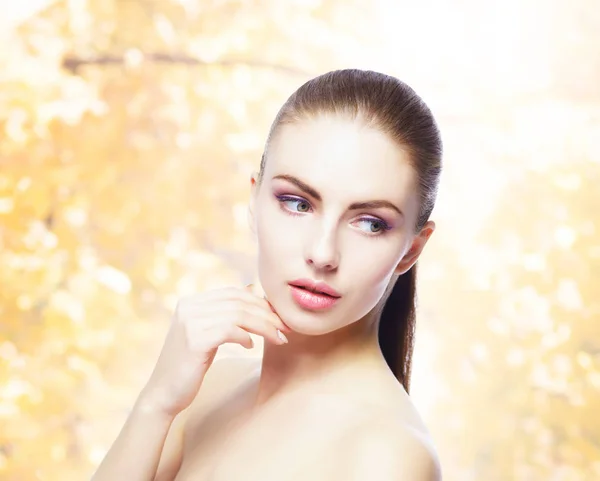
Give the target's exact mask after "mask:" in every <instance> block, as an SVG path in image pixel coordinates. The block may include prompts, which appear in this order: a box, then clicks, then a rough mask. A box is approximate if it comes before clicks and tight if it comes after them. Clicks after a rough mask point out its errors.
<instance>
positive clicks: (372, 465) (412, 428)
mask: <svg viewBox="0 0 600 481" xmlns="http://www.w3.org/2000/svg"><path fill="white" fill-rule="evenodd" d="M346 439H347V440H348V441H349V444H348V445H347V446H345V448H346V449H344V451H345V453H344V454H345V455H344V459H345V460H346V462H347V460H352V461H351V465H347V468H348V470H349V472H351V473H352V475H353V476H354V477H353V478H352V479H359V480H361V479H411V480H414V481H440V480H441V468H440V461H439V456H438V453H437V449H436V447H435V445H434V443H433V440H432V438H431V436H430V434H429V432H428V430H427V429H426V428H425V426H424V425H423V424H422V423H420V422H414V420H412V419H407V418H406V416H405V415H404V413H401V414H398V413H397V412H396V413H394V412H393V411H390V412H380V413H378V414H373V415H372V416H369V417H368V418H363V421H362V422H361V423H359V424H358V425H356V426H355V427H354V429H353V432H352V434H351V435H348V436H347V437H346ZM375 474H377V475H375ZM378 476H381V478H379V477H378Z"/></svg>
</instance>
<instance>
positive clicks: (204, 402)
mask: <svg viewBox="0 0 600 481" xmlns="http://www.w3.org/2000/svg"><path fill="white" fill-rule="evenodd" d="M441 155H442V145H441V139H440V134H439V131H438V128H437V126H436V122H435V120H434V118H433V116H432V114H431V112H430V110H429V109H428V108H427V106H426V105H425V103H424V102H423V101H422V100H421V99H420V98H419V97H418V96H417V94H416V93H415V92H414V91H413V90H412V89H411V88H410V87H408V86H407V85H406V84H404V83H402V82H401V81H399V80H397V79H396V78H394V77H391V76H388V75H384V74H381V73H377V72H372V71H362V70H353V69H352V70H339V71H334V72H330V73H327V74H324V75H321V76H319V77H317V78H315V79H313V80H310V81H309V82H307V83H305V84H304V85H302V86H301V87H300V88H299V89H298V90H297V91H296V92H295V93H294V94H293V95H292V96H291V97H290V98H289V99H288V100H287V102H286V103H285V104H284V105H283V107H282V108H281V110H280V112H279V113H278V115H277V117H276V119H275V121H274V122H273V125H272V127H271V131H270V133H269V136H268V139H267V143H266V147H265V151H264V154H263V158H262V162H261V165H260V171H259V172H258V173H255V174H254V175H253V176H252V178H251V199H250V205H249V210H248V214H249V217H248V218H249V223H250V226H251V229H252V231H253V233H254V236H255V238H256V241H257V245H258V278H259V280H260V284H261V286H262V289H263V292H264V295H261V294H262V293H257V290H256V289H252V288H251V287H250V288H248V286H247V287H246V288H237V287H231V288H225V289H218V290H213V291H209V292H204V293H201V294H199V295H196V296H191V297H188V298H184V299H181V300H180V302H179V303H178V305H177V308H176V310H175V313H174V316H173V319H172V324H171V327H170V330H169V333H168V335H167V337H166V340H165V343H164V346H163V349H162V351H161V354H160V356H159V359H158V361H157V364H156V367H155V369H154V371H153V373H152V375H151V376H150V379H149V380H148V382H147V384H146V386H145V387H144V389H143V390H142V392H141V393H140V395H139V397H138V399H137V401H136V404H135V406H134V408H133V410H132V412H131V414H130V416H129V418H128V419H127V422H126V423H125V426H124V427H123V429H122V431H121V433H120V434H119V436H118V438H117V440H116V441H115V443H114V445H113V446H112V447H111V449H110V451H109V452H108V454H107V455H106V458H105V459H104V460H103V462H102V464H101V465H100V467H99V468H98V470H97V472H96V474H95V475H94V477H93V480H94V481H115V480H126V481H137V480H140V481H142V480H144V481H150V480H156V481H172V480H177V481H188V480H190V481H192V480H193V481H204V480H207V481H209V480H210V481H254V480H256V481H258V480H260V481H271V480H273V481H275V480H277V481H300V480H303V481H305V480H311V481H321V480H322V481H325V480H326V481H336V480H339V481H353V480H354V481H392V480H397V481H402V480H406V481H437V480H439V479H441V475H440V468H439V462H438V457H437V454H436V451H435V447H434V446H433V443H432V442H431V439H430V436H429V434H428V431H427V429H426V427H425V426H424V425H423V422H422V420H421V418H420V416H419V414H418V412H417V410H416V409H415V407H414V405H413V404H412V402H411V399H410V398H409V396H408V391H409V381H410V367H411V355H412V349H413V331H414V321H415V281H416V278H415V277H416V262H417V259H418V257H419V255H420V254H421V252H422V250H423V248H424V246H425V244H426V243H427V241H428V239H429V238H430V236H431V234H432V233H433V232H434V229H435V224H434V223H433V222H432V221H431V220H429V217H430V214H431V211H432V209H433V206H434V202H435V198H436V194H437V187H438V181H439V176H440V172H441ZM259 292H260V291H259ZM249 333H253V334H257V335H260V336H263V337H264V338H265V346H264V353H263V357H262V359H260V360H258V361H257V360H253V359H235V358H224V359H220V360H218V361H217V362H215V363H214V365H213V360H214V358H215V354H216V352H217V349H218V348H219V346H220V345H221V344H224V343H228V342H230V343H238V344H241V345H242V346H244V347H246V348H250V347H252V339H251V337H250V336H249ZM211 366H212V367H211ZM209 368H210V370H209Z"/></svg>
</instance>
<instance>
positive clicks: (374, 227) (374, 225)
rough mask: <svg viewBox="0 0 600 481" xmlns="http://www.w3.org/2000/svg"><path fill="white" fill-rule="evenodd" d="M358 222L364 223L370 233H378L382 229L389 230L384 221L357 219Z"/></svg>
mask: <svg viewBox="0 0 600 481" xmlns="http://www.w3.org/2000/svg"><path fill="white" fill-rule="evenodd" d="M358 223H359V224H360V223H366V224H367V229H366V232H368V233H370V234H378V233H379V232H381V231H383V230H389V227H388V225H387V224H386V223H385V222H383V221H381V220H377V219H361V220H359V221H358Z"/></svg>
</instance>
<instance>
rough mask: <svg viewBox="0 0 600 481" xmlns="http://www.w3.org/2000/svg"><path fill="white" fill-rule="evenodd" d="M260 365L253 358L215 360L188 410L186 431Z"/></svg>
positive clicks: (258, 359)
mask: <svg viewBox="0 0 600 481" xmlns="http://www.w3.org/2000/svg"><path fill="white" fill-rule="evenodd" d="M260 365H261V359H260V358H255V357H222V358H219V359H216V360H215V361H214V362H213V365H212V366H211V367H210V369H209V370H208V372H207V373H206V376H205V378H204V381H203V382H202V387H201V388H200V390H199V392H198V395H197V396H196V398H195V399H194V401H193V402H192V404H191V405H190V407H189V409H188V413H187V419H186V426H185V428H186V430H187V429H188V428H189V427H193V426H194V425H195V423H196V422H197V421H198V420H200V419H201V418H202V417H203V416H204V415H205V414H206V413H207V412H208V411H210V410H211V408H213V407H214V406H217V405H219V404H221V403H222V402H223V401H224V400H225V399H226V398H227V397H228V396H230V395H231V394H232V392H233V391H234V390H235V389H236V388H237V387H238V386H240V385H241V384H242V383H243V382H244V380H246V379H248V378H249V377H250V376H251V375H252V374H253V373H254V372H256V370H257V369H260Z"/></svg>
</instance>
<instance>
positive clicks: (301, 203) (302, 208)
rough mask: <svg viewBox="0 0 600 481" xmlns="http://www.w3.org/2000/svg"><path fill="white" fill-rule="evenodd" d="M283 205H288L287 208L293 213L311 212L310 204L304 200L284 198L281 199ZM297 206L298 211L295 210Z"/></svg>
mask: <svg viewBox="0 0 600 481" xmlns="http://www.w3.org/2000/svg"><path fill="white" fill-rule="evenodd" d="M280 201H281V203H283V204H286V207H288V208H289V209H290V210H291V211H292V212H301V213H304V212H308V211H309V210H310V204H309V203H308V202H307V201H305V200H303V199H292V198H289V197H288V198H286V197H283V198H281V199H280ZM293 205H295V206H296V207H297V209H294V208H293V207H290V206H293Z"/></svg>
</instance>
